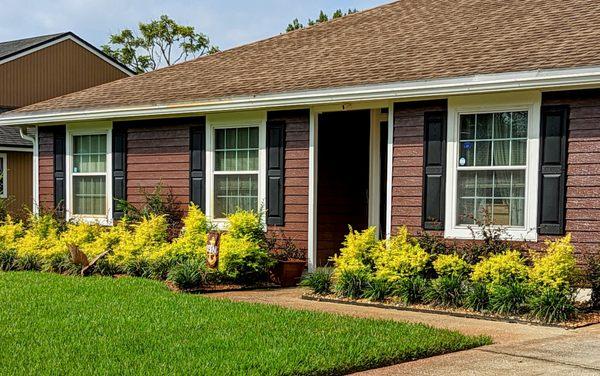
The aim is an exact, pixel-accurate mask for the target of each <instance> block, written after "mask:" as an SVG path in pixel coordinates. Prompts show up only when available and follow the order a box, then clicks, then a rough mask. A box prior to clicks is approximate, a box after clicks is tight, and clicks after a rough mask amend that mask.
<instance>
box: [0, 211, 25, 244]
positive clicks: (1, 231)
mask: <svg viewBox="0 0 600 376" xmlns="http://www.w3.org/2000/svg"><path fill="white" fill-rule="evenodd" d="M24 234H25V230H24V228H23V222H21V221H18V222H15V221H13V219H12V218H11V217H10V215H9V216H7V217H6V220H5V221H4V223H2V225H0V250H11V251H14V250H16V248H17V240H18V239H19V238H21V237H22V236H23V235H24Z"/></svg>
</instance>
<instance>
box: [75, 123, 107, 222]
mask: <svg viewBox="0 0 600 376" xmlns="http://www.w3.org/2000/svg"><path fill="white" fill-rule="evenodd" d="M103 134H104V135H106V215H75V214H73V196H72V192H73V136H84V135H103ZM66 139H67V143H66V170H67V171H66V179H67V181H66V189H65V191H66V192H65V193H66V200H65V201H66V202H65V209H66V210H65V211H66V219H67V221H71V220H72V221H84V222H89V223H98V224H101V225H106V226H110V225H112V224H113V218H112V213H113V194H112V122H93V123H77V124H68V125H67V135H66ZM91 175H94V176H95V175H101V174H100V173H94V174H91Z"/></svg>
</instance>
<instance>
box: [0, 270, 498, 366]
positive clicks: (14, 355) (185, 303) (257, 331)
mask: <svg viewBox="0 0 600 376" xmlns="http://www.w3.org/2000/svg"><path fill="white" fill-rule="evenodd" d="M0 308H1V309H0V374H36V375H48V374H77V375H80V374H86V375H87V374H104V375H106V374H123V375H139V374H165V375H166V374H169V375H171V374H186V375H190V374H203V375H209V374H210V375H231V374H240V375H250V374H256V375H302V374H304V375H318V374H344V373H347V372H350V371H356V370H363V369H369V368H374V367H379V366H384V365H389V364H395V363H399V362H402V361H406V360H411V359H417V358H423V357H427V356H432V355H436V354H441V353H446V352H451V351H458V350H463V349H467V348H472V347H476V346H480V345H484V344H488V343H489V342H490V340H489V339H488V338H485V337H469V336H465V335H462V334H460V333H457V332H452V331H447V330H439V329H434V328H431V327H427V326H424V325H415V324H406V323H398V322H392V321H378V320H367V319H356V318H350V317H342V316H336V315H330V314H324V313H315V312H306V311H295V310H289V309H284V308H278V307H274V306H267V305H259V304H245V303H233V302H228V301H219V300H213V299H209V298H204V297H201V296H193V295H185V294H175V293H172V292H170V291H169V290H168V289H167V288H166V287H165V286H164V285H163V284H161V283H158V282H154V281H149V280H144V279H134V278H122V279H111V278H101V277H92V278H85V279H83V278H79V277H64V276H60V275H55V274H44V273H0Z"/></svg>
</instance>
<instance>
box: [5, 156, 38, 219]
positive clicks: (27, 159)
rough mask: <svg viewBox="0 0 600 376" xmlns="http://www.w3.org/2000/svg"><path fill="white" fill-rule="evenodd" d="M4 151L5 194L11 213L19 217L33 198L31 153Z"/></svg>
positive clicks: (29, 207)
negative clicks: (8, 198) (8, 199)
mask: <svg viewBox="0 0 600 376" xmlns="http://www.w3.org/2000/svg"><path fill="white" fill-rule="evenodd" d="M2 153H6V159H7V162H6V170H7V171H6V175H7V176H6V178H7V187H6V188H7V195H8V197H10V207H9V209H10V212H11V214H13V215H15V216H17V217H19V218H21V217H23V216H24V215H26V213H27V209H31V204H32V200H33V181H32V180H33V179H32V176H33V153H31V152H20V151H8V152H2Z"/></svg>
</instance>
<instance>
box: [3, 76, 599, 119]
mask: <svg viewBox="0 0 600 376" xmlns="http://www.w3.org/2000/svg"><path fill="white" fill-rule="evenodd" d="M593 87H600V67H588V68H575V69H554V70H535V71H525V72H512V73H499V74H483V75H473V76H467V77H458V78H447V79H436V80H419V81H411V82H398V83H391V84H374V85H363V86H353V87H344V88H333V89H319V90H308V91H298V92H288V93H283V94H265V95H251V96H245V97H235V98H228V99H221V100H213V101H207V102H192V103H179V104H161V105H153V106H148V105H146V106H138V107H120V108H119V107H117V108H104V109H83V110H71V111H62V112H51V113H48V112H46V113H41V112H33V113H29V114H27V113H23V114H18V115H13V116H11V115H8V116H4V117H2V116H0V125H13V126H14V125H26V124H29V125H34V124H35V125H42V124H60V123H64V122H67V121H90V120H108V119H125V118H141V117H158V116H173V115H189V114H206V113H212V112H227V111H245V110H259V109H266V108H278V107H300V106H303V107H308V106H312V105H323V104H334V103H350V102H361V101H375V100H397V101H403V100H419V99H424V98H430V97H446V96H452V95H465V94H482V93H495V92H507V91H517V90H547V91H551V90H565V89H581V88H593Z"/></svg>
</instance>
